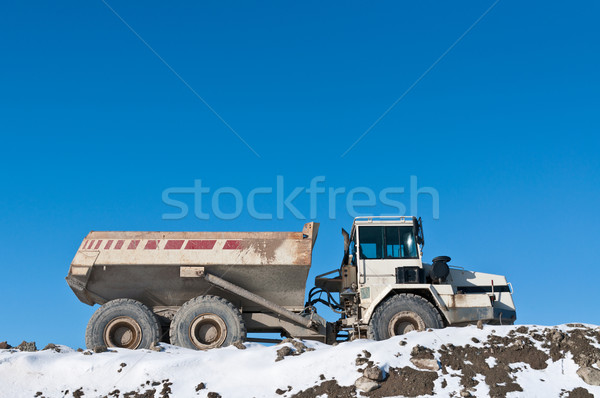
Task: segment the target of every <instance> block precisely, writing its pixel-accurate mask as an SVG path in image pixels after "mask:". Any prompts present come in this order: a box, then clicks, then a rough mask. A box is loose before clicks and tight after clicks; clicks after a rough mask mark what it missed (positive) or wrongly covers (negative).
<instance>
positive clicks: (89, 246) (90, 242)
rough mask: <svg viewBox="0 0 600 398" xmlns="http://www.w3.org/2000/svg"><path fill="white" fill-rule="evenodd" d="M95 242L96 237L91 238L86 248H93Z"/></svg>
mask: <svg viewBox="0 0 600 398" xmlns="http://www.w3.org/2000/svg"><path fill="white" fill-rule="evenodd" d="M94 242H95V240H94V239H92V240H90V241H89V242H88V243H89V244H88V245H87V247H86V249H91V248H92V246H93V245H94Z"/></svg>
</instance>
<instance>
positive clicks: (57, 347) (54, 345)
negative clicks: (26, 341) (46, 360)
mask: <svg viewBox="0 0 600 398" xmlns="http://www.w3.org/2000/svg"><path fill="white" fill-rule="evenodd" d="M46 350H53V351H56V352H60V347H59V346H57V345H56V344H52V343H49V344H47V345H46V347H44V348H42V351H46Z"/></svg>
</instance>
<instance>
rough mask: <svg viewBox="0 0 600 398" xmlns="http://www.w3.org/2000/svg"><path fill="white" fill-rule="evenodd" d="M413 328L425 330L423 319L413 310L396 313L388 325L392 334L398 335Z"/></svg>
mask: <svg viewBox="0 0 600 398" xmlns="http://www.w3.org/2000/svg"><path fill="white" fill-rule="evenodd" d="M413 330H425V322H424V321H423V319H422V318H421V317H420V316H419V315H417V314H415V313H414V312H411V311H401V312H399V313H397V314H396V315H394V316H393V317H392V319H391V320H390V323H389V325H388V332H389V335H390V336H398V335H401V334H405V333H408V332H412V331H413Z"/></svg>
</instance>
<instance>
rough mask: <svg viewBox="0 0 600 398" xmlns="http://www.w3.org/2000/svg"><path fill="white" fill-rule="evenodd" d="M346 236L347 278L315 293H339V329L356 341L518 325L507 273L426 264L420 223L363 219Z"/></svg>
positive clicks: (325, 281) (323, 282)
mask: <svg viewBox="0 0 600 398" xmlns="http://www.w3.org/2000/svg"><path fill="white" fill-rule="evenodd" d="M342 234H343V235H344V238H345V244H344V248H345V250H344V257H343V260H342V264H341V267H340V269H339V274H338V275H337V276H334V277H333V278H331V277H329V278H328V277H327V276H328V275H331V274H332V273H333V272H330V273H328V274H324V275H320V276H318V277H317V278H316V281H315V285H316V286H317V290H315V292H311V293H313V294H316V292H317V291H318V289H324V290H326V291H327V292H328V297H330V296H331V293H334V292H335V293H339V302H336V303H333V304H334V305H337V310H338V311H340V312H342V318H341V320H340V321H339V322H338V327H339V329H340V330H345V331H347V332H348V333H349V334H350V336H351V337H364V336H365V335H368V336H369V337H371V338H374V339H378V340H379V339H384V338H388V337H391V336H393V335H397V334H403V333H406V332H408V331H411V330H415V329H420V330H422V329H425V328H440V327H444V326H459V325H466V324H472V323H477V322H484V323H490V324H512V323H514V321H515V319H516V311H515V307H514V303H513V300H512V290H511V287H510V285H509V284H508V283H507V281H506V278H505V277H504V276H502V275H494V274H486V273H480V272H472V271H467V270H465V269H463V268H462V267H457V266H454V265H449V264H448V263H449V262H450V261H451V258H450V257H447V256H438V257H435V258H433V260H432V261H431V263H426V262H424V261H423V246H424V244H425V239H424V234H423V226H422V222H421V220H420V219H418V218H416V217H404V216H400V217H395V216H378V217H375V216H373V217H357V218H355V219H354V222H353V225H352V229H351V231H350V233H349V234H348V233H347V232H345V231H342ZM309 303H310V299H309ZM329 304H330V305H331V304H332V303H329Z"/></svg>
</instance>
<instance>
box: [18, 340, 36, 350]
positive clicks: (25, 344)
mask: <svg viewBox="0 0 600 398" xmlns="http://www.w3.org/2000/svg"><path fill="white" fill-rule="evenodd" d="M15 348H17V349H19V350H21V351H26V352H35V351H37V347H36V345H35V341H32V342H27V341H25V340H23V342H22V343H21V344H19V345H18V346H16V347H15Z"/></svg>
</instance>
